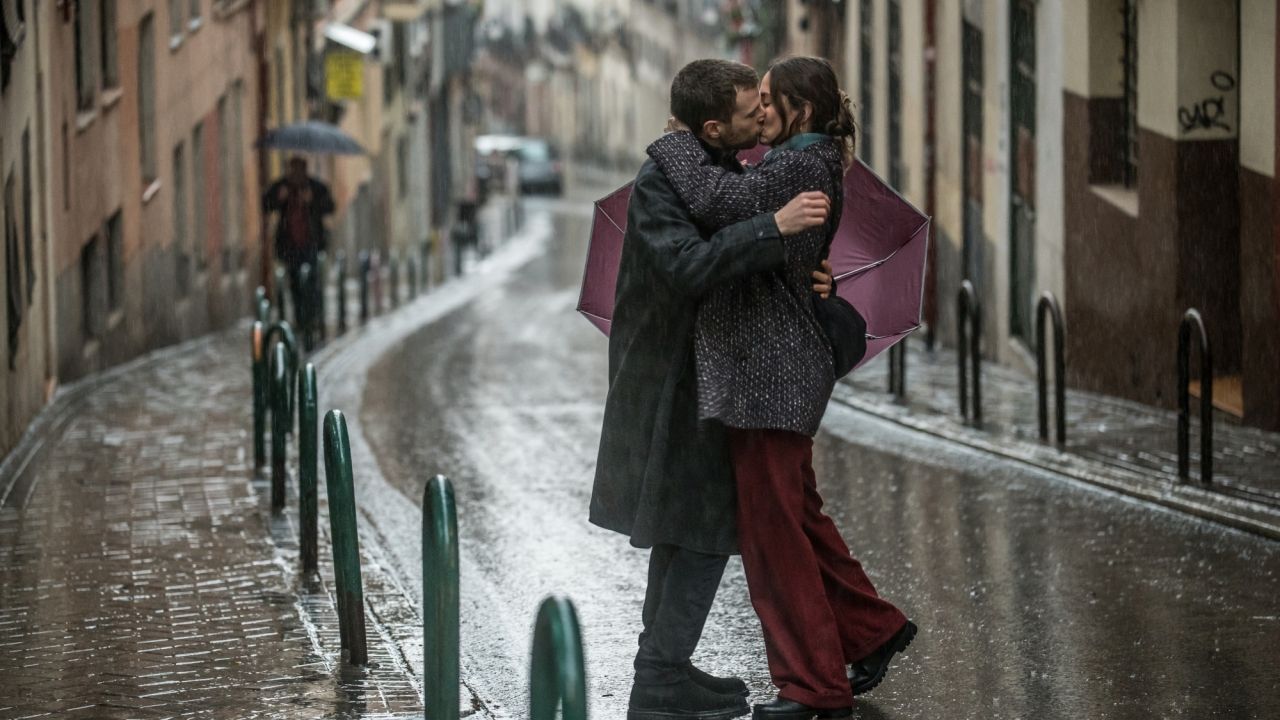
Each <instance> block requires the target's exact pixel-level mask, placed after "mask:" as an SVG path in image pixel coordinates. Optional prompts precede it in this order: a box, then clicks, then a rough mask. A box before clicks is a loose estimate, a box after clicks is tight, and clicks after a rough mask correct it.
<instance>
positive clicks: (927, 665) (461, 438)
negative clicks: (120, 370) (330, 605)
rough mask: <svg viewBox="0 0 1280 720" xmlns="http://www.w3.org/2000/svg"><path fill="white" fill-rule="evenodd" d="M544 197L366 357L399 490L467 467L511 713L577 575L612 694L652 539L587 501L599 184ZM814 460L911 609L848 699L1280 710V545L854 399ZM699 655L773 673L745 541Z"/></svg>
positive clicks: (761, 680)
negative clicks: (520, 265)
mask: <svg viewBox="0 0 1280 720" xmlns="http://www.w3.org/2000/svg"><path fill="white" fill-rule="evenodd" d="M547 209H548V206H546V205H544V206H542V208H541V211H543V212H545V211H547ZM555 210H556V232H555V233H553V236H552V238H551V239H550V241H549V242H548V245H547V252H546V253H545V255H544V256H542V257H540V258H538V259H537V260H535V261H534V262H532V263H530V264H529V265H528V266H526V267H525V268H524V269H523V270H522V271H521V272H520V273H519V277H518V278H517V279H515V280H513V281H512V282H510V283H507V284H505V285H502V286H496V287H494V288H493V289H492V290H490V291H486V292H485V293H483V294H482V295H481V297H480V298H479V299H478V300H476V301H475V302H473V303H472V304H470V305H468V306H466V307H464V308H463V309H460V310H458V311H457V312H454V313H452V314H450V315H448V316H447V317H445V318H443V319H441V320H440V321H438V322H437V323H435V324H433V325H430V326H428V327H426V328H424V329H422V330H421V331H419V332H417V333H416V334H414V335H412V336H411V337H410V338H409V339H408V340H407V341H406V342H405V343H404V344H403V345H402V346H401V347H399V348H398V349H397V350H395V351H393V352H392V353H390V354H388V355H387V356H386V357H385V358H384V359H383V360H382V361H381V362H379V363H378V364H377V365H376V366H375V367H374V368H373V370H372V371H371V373H370V382H369V385H368V386H367V388H366V394H365V403H364V408H363V411H362V414H361V420H362V422H363V426H364V431H365V434H366V435H367V436H368V438H369V441H370V443H371V445H372V446H373V448H374V450H376V451H377V454H378V457H379V464H380V466H381V468H382V471H383V473H384V475H385V476H386V477H387V478H388V479H389V480H390V481H391V482H392V483H393V484H396V485H397V486H398V487H399V488H400V489H401V491H402V492H403V494H404V495H406V496H408V497H410V498H415V499H416V498H418V497H420V494H421V483H422V482H423V481H424V480H425V477H427V476H429V475H430V474H434V473H436V472H442V473H445V474H447V475H449V476H450V477H451V478H452V479H453V482H454V484H455V488H456V489H457V494H458V506H459V514H460V517H459V522H460V530H461V534H462V542H463V548H462V552H463V554H464V560H463V564H464V577H463V580H464V587H463V616H464V619H463V630H462V633H463V645H464V648H465V649H464V655H465V657H464V667H465V668H466V673H467V679H468V684H469V685H471V687H472V688H473V689H474V690H475V691H476V692H477V693H478V694H479V695H481V697H483V698H484V699H485V700H486V701H487V702H489V703H490V704H491V706H492V707H494V708H496V712H495V714H497V715H499V716H511V717H522V716H523V710H522V706H523V704H524V703H525V702H526V700H525V697H526V695H525V693H526V683H527V680H526V678H527V672H528V667H527V662H528V660H527V653H528V643H529V638H530V629H531V622H532V617H533V612H534V609H535V607H536V605H537V603H538V601H539V600H540V599H541V598H542V597H543V596H545V595H546V594H549V593H553V592H557V593H565V594H567V595H569V596H570V597H571V598H572V599H573V600H574V601H575V602H576V603H577V606H578V610H579V614H580V617H581V619H582V623H583V633H584V639H585V642H586V655H587V664H588V675H589V691H590V694H591V698H592V716H593V717H600V718H618V717H623V716H624V713H625V707H626V698H627V693H628V690H629V686H630V662H631V658H632V654H633V652H634V648H635V637H636V633H637V632H638V631H639V617H640V603H641V600H642V595H643V581H644V574H645V573H644V568H645V561H646V554H645V553H644V552H643V551H639V550H636V549H633V548H630V547H629V546H628V545H627V541H626V539H625V538H623V537H621V536H619V535H615V534H613V533H609V532H607V531H603V530H600V529H599V528H595V527H594V526H591V525H589V524H588V523H587V522H586V514H587V502H588V498H589V495H590V486H591V478H592V472H593V468H594V464H595V452H596V443H597V440H598V437H599V430H600V422H601V414H602V407H603V401H604V395H605V392H606V387H605V379H606V378H605V365H606V358H605V349H606V345H605V340H604V338H603V337H602V336H600V335H599V334H598V333H597V331H596V330H594V329H593V328H592V327H591V326H590V325H589V324H588V323H587V322H586V321H585V320H583V319H582V318H580V317H578V316H577V315H576V313H575V312H574V305H575V303H576V300H577V287H578V283H579V281H580V279H581V268H582V257H583V254H584V252H585V239H586V236H587V229H588V221H589V217H588V214H587V212H586V208H585V207H584V206H580V205H577V206H575V205H568V204H564V203H559V204H556V205H555ZM539 211H540V210H539V208H538V207H537V205H536V204H531V212H539ZM816 465H817V468H818V472H819V482H820V485H821V487H822V488H823V491H824V493H825V496H826V498H827V508H826V509H827V511H828V512H829V513H830V514H831V516H832V517H833V518H834V519H835V521H836V523H837V525H838V526H839V527H840V528H841V530H842V532H843V534H844V536H845V538H846V540H847V541H848V542H849V544H850V546H851V547H852V548H853V550H854V553H855V554H856V555H858V556H859V558H860V559H861V560H862V561H863V563H864V564H865V565H866V567H867V568H868V571H869V572H870V574H871V575H872V577H873V579H874V580H875V581H876V582H877V584H878V587H879V589H880V590H881V592H882V593H883V594H884V595H886V596H887V597H889V598H890V599H892V600H894V601H895V602H896V603H898V604H899V605H901V606H902V607H904V608H905V609H907V610H908V611H909V612H910V613H911V614H912V616H913V617H914V618H915V619H916V621H917V622H918V623H919V624H920V626H921V628H922V634H921V636H920V637H919V638H918V639H917V640H916V643H915V644H913V646H912V648H911V650H910V651H909V654H907V655H906V656H905V657H904V658H903V659H902V661H901V662H900V664H898V665H897V666H896V667H895V669H894V670H893V671H892V672H891V674H890V676H889V678H888V679H887V680H886V682H885V683H884V684H883V685H882V686H881V687H880V688H878V689H877V690H876V691H875V692H874V693H873V694H871V695H870V696H868V697H867V698H866V699H865V700H864V701H862V702H860V704H859V706H858V708H859V709H858V716H859V717H862V718H941V717H984V718H985V717H999V718H1006V717H1007V718H1066V717H1085V718H1135V719H1136V718H1147V717H1171V716H1187V717H1274V716H1276V715H1278V714H1280V673H1277V671H1276V662H1275V649H1274V648H1275V646H1276V644H1277V642H1280V607H1278V605H1277V600H1276V598H1277V597H1280V575H1278V572H1280V545H1278V544H1276V543H1273V542H1268V541H1265V540H1260V539H1258V538H1255V537H1252V536H1247V535H1244V534H1241V533H1237V532H1234V531H1230V530H1224V529H1222V528H1220V527H1218V526H1214V525H1211V524H1207V523H1204V522H1200V521H1197V520H1194V519H1191V518H1188V517H1185V516H1182V515H1178V514H1174V513H1172V512H1168V511H1164V510H1161V509H1157V508H1154V507H1152V506H1149V505H1146V504H1142V503H1137V502H1134V501H1130V500H1126V499H1124V498H1121V497H1119V496H1117V495H1114V494H1111V493H1107V492H1104V491H1100V490H1097V489H1094V488H1090V487H1087V486H1083V485H1080V484H1077V483H1074V482H1071V481H1066V480H1063V479H1060V478H1059V477H1057V476H1052V475H1049V474H1047V473H1043V472H1040V471H1035V470H1029V469H1027V468H1026V467H1025V466H1023V465H1017V464H1013V463H1009V462H1006V461H1001V460H998V459H994V458H992V457H990V456H987V455H983V454H979V453H977V452H975V451H971V450H967V449H962V448H958V447H955V446H951V445H945V444H941V443H939V442H938V441H936V440H933V439H929V438H927V437H926V436H923V435H919V434H915V433H911V432H908V431H905V430H903V429H901V428H900V427H897V426H894V425H892V424H889V423H886V422H884V421H881V420H879V419H877V418H874V417H871V416H868V415H864V414H860V413H856V412H854V411H852V410H849V409H847V408H844V407H836V406H833V407H832V408H831V410H830V411H829V413H828V417H827V419H826V422H825V425H824V431H823V433H822V434H821V435H820V437H819V442H818V445H817V457H816ZM415 501H416V500H415ZM695 660H696V661H697V662H698V664H699V665H700V666H702V667H704V668H705V669H707V670H709V671H712V672H717V673H734V674H738V675H740V676H743V677H745V678H746V679H747V680H748V682H749V683H750V685H751V688H752V691H753V697H754V699H755V700H757V701H758V700H761V699H764V698H766V697H768V696H769V695H770V693H771V686H770V685H769V680H768V671H767V668H766V667H765V664H764V659H763V644H762V641H761V639H760V635H759V625H758V622H757V621H756V619H755V616H754V614H753V612H752V610H751V607H750V604H749V602H748V600H747V594H746V588H745V584H744V581H743V578H742V574H741V570H740V564H739V563H738V561H737V560H734V561H733V562H731V563H730V572H729V573H728V574H727V575H726V580H725V582H724V584H723V585H722V586H721V589H720V594H719V596H718V598H717V601H716V605H715V608H714V610H713V616H712V618H711V621H710V623H709V625H708V627H707V630H706V633H705V635H704V639H703V643H702V645H701V647H700V649H699V653H698V655H697V656H696V657H695Z"/></svg>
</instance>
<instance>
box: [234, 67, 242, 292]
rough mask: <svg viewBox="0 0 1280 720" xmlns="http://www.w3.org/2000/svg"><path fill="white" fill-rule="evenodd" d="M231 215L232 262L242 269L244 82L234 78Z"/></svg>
mask: <svg viewBox="0 0 1280 720" xmlns="http://www.w3.org/2000/svg"><path fill="white" fill-rule="evenodd" d="M231 170H232V176H231V178H232V182H231V217H233V218H235V219H236V223H235V225H234V226H233V228H234V231H235V232H234V235H233V238H234V240H235V246H234V247H235V250H236V252H237V254H238V256H237V257H236V258H234V260H233V264H234V265H235V266H236V267H238V268H241V269H243V268H244V264H245V257H244V238H243V237H242V235H241V234H242V232H243V229H244V226H243V224H242V223H243V221H244V82H243V81H241V80H240V79H238V78H237V79H236V81H235V82H233V83H231Z"/></svg>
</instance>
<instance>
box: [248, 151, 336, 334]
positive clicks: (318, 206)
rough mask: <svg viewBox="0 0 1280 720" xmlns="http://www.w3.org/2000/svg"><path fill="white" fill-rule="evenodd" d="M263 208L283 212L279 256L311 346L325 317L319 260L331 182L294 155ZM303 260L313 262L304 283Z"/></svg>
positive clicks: (278, 225) (265, 197)
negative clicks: (321, 314)
mask: <svg viewBox="0 0 1280 720" xmlns="http://www.w3.org/2000/svg"><path fill="white" fill-rule="evenodd" d="M262 209H263V211H264V212H268V213H270V212H279V213H280V220H279V222H277V223H276V259H278V260H279V261H281V262H283V263H284V264H285V266H286V267H288V269H289V290H290V293H291V294H292V295H293V303H294V305H293V313H294V318H295V319H296V320H297V322H298V325H299V330H300V331H301V332H302V344H303V347H305V348H306V349H307V350H311V349H312V347H313V346H314V345H315V331H316V329H317V322H323V318H316V317H315V313H316V309H317V308H319V307H320V292H321V288H322V287H323V283H321V282H320V278H319V277H318V276H317V273H318V272H319V268H318V267H317V264H316V260H317V258H318V256H319V254H320V251H321V250H324V249H325V246H326V241H325V240H326V238H325V227H324V216H325V215H329V214H331V213H332V212H333V209H334V206H333V196H332V195H331V194H330V193H329V186H327V185H325V184H324V183H322V182H320V181H319V180H316V179H315V178H313V177H310V176H308V175H307V161H306V160H305V159H304V158H301V157H297V156H294V157H291V158H289V165H288V170H287V171H286V174H285V176H284V177H283V178H281V179H279V180H277V181H275V182H274V183H272V185H271V187H270V188H267V192H266V193H265V194H264V195H263V196H262ZM304 263H305V264H308V265H310V266H311V278H310V279H309V280H308V281H307V282H306V283H305V287H304V284H303V282H302V277H301V271H302V265H303V264H304Z"/></svg>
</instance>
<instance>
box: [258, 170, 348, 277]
mask: <svg viewBox="0 0 1280 720" xmlns="http://www.w3.org/2000/svg"><path fill="white" fill-rule="evenodd" d="M307 186H308V187H310V188H311V202H310V203H308V204H307V206H306V214H307V238H306V242H305V243H304V244H303V245H302V246H301V247H298V246H297V245H296V244H295V243H294V242H293V241H292V239H291V238H290V237H289V217H288V213H289V207H288V201H286V202H281V201H280V198H279V193H280V188H282V187H290V186H289V180H288V178H281V179H280V180H277V181H275V182H274V183H272V184H271V187H269V188H267V192H266V193H264V194H263V196H262V210H263V212H267V213H270V212H279V213H280V217H279V219H278V221H277V222H276V238H275V252H276V258H277V259H278V260H280V261H281V262H283V263H285V264H287V265H289V266H290V267H294V266H297V265H300V264H302V263H304V262H308V263H312V264H313V265H314V264H315V259H316V255H317V254H318V253H319V252H320V251H321V250H324V249H325V246H326V244H327V238H326V235H325V227H324V216H325V215H328V214H330V213H332V212H333V210H334V204H333V195H332V194H331V193H330V192H329V186H328V185H325V184H324V183H322V182H320V181H319V180H316V179H315V178H310V177H309V178H307ZM290 192H296V190H294V189H293V188H290Z"/></svg>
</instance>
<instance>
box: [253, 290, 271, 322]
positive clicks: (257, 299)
mask: <svg viewBox="0 0 1280 720" xmlns="http://www.w3.org/2000/svg"><path fill="white" fill-rule="evenodd" d="M263 302H266V303H267V307H270V306H271V303H270V301H269V300H267V289H266V288H264V287H262V286H261V285H259V286H258V287H257V288H255V289H254V291H253V311H254V312H255V313H257V314H258V320H259V321H260V322H261V323H262V324H263V325H270V324H271V322H270V319H269V318H264V317H262V313H261V310H262V303H263Z"/></svg>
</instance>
